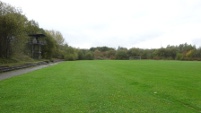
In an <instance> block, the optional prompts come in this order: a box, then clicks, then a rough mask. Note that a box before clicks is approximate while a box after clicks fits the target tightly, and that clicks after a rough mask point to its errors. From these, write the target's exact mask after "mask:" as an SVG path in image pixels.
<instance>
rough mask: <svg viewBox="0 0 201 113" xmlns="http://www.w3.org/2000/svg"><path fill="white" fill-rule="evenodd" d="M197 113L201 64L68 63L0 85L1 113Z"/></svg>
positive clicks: (199, 99)
mask: <svg viewBox="0 0 201 113" xmlns="http://www.w3.org/2000/svg"><path fill="white" fill-rule="evenodd" d="M46 112H50V113H200V112H201V62H190V61H189V62H185V61H183V62H180V61H152V60H150V61H149V60H147V61H146V60H141V61H112V60H111V61H107V60H103V61H72V62H63V63H60V64H58V65H55V66H51V67H47V68H44V69H41V70H37V71H34V72H30V73H27V74H23V75H21V76H17V77H13V78H10V79H6V80H2V81H0V113H46Z"/></svg>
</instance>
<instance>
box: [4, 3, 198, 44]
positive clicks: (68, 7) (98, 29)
mask: <svg viewBox="0 0 201 113" xmlns="http://www.w3.org/2000/svg"><path fill="white" fill-rule="evenodd" d="M2 1H3V2H6V3H9V4H10V5H12V6H15V7H19V8H21V9H22V11H23V13H24V14H25V15H26V16H27V17H28V19H29V20H31V19H33V20H35V21H37V22H38V23H39V25H40V27H41V28H44V29H49V30H51V29H54V30H57V31H60V32H61V33H62V34H63V36H64V38H65V40H66V42H67V43H68V44H69V45H71V46H73V47H78V48H90V47H97V46H108V47H114V48H117V47H118V46H121V47H127V48H131V47H139V48H160V47H166V46H167V45H179V44H183V43H188V44H193V45H196V47H201V0H2Z"/></svg>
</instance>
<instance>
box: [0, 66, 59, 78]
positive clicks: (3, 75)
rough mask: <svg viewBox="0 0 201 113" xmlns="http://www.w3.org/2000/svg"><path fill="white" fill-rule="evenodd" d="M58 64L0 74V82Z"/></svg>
mask: <svg viewBox="0 0 201 113" xmlns="http://www.w3.org/2000/svg"><path fill="white" fill-rule="evenodd" d="M58 63H60V62H57V63H50V64H47V65H40V66H36V67H30V68H24V69H19V70H14V71H9V72H4V73H0V81H1V80H4V79H7V78H11V77H13V76H17V75H21V74H24V73H28V72H31V71H34V70H37V69H42V68H44V67H48V66H51V65H55V64H58Z"/></svg>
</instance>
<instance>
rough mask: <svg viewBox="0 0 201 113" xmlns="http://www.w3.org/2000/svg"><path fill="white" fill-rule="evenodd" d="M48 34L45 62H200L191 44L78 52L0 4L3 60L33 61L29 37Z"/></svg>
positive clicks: (59, 36) (19, 12) (53, 32)
mask: <svg viewBox="0 0 201 113" xmlns="http://www.w3.org/2000/svg"><path fill="white" fill-rule="evenodd" d="M37 33H42V34H45V36H46V37H45V38H44V41H45V43H46V44H45V45H44V46H42V54H41V55H42V58H43V59H53V58H56V59H64V60H94V59H99V60H104V59H111V60H129V59H130V60H133V59H156V60H160V59H165V60H201V47H200V48H196V47H195V46H194V45H191V44H187V43H185V44H180V45H178V46H174V45H168V46H167V47H165V48H159V49H141V48H136V47H133V48H130V49H127V48H125V47H118V48H117V49H115V48H111V47H106V46H103V47H91V48H90V49H78V48H74V47H72V46H69V45H68V44H67V43H65V40H64V37H63V36H62V34H61V32H59V31H56V30H46V29H43V28H40V27H39V24H38V23H37V22H36V21H34V20H28V18H27V17H26V16H25V15H24V14H23V13H22V10H21V9H18V8H15V7H13V6H11V5H9V4H6V3H3V2H1V1H0V58H4V59H10V58H16V57H24V56H26V57H30V54H31V53H30V44H29V42H30V37H29V36H28V35H29V34H37Z"/></svg>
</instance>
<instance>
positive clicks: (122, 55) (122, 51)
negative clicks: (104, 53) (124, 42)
mask: <svg viewBox="0 0 201 113" xmlns="http://www.w3.org/2000/svg"><path fill="white" fill-rule="evenodd" d="M127 52H128V50H127V48H123V47H118V49H117V52H116V55H115V56H116V59H118V60H128V57H129V56H128V54H127Z"/></svg>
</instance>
